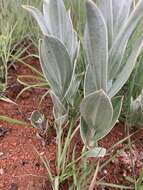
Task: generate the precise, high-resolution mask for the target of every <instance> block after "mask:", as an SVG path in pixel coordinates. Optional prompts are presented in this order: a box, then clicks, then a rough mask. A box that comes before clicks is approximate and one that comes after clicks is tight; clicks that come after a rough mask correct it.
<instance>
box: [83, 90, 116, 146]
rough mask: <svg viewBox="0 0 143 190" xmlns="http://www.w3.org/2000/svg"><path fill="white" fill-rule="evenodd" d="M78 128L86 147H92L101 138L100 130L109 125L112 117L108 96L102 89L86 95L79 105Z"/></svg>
mask: <svg viewBox="0 0 143 190" xmlns="http://www.w3.org/2000/svg"><path fill="white" fill-rule="evenodd" d="M80 113H81V123H80V130H81V136H82V139H83V142H84V143H85V144H86V145H87V146H88V147H94V146H95V145H96V143H97V141H98V140H99V139H100V138H102V131H104V130H105V129H107V127H109V126H110V123H111V121H112V117H113V107H112V104H111V101H110V99H109V97H108V96H107V95H106V94H105V92H104V91H103V90H100V91H96V92H94V93H92V94H89V95H88V96H86V97H85V98H84V99H83V101H82V102H81V106H80Z"/></svg>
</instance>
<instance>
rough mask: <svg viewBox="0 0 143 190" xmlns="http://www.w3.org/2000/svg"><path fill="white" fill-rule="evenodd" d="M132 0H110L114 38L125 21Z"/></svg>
mask: <svg viewBox="0 0 143 190" xmlns="http://www.w3.org/2000/svg"><path fill="white" fill-rule="evenodd" d="M132 3H133V0H120V1H119V0H112V5H113V23H114V38H115V37H116V36H117V34H118V33H119V31H120V30H121V28H122V26H123V25H124V24H125V22H126V21H127V18H128V16H129V13H130V10H131V6H132Z"/></svg>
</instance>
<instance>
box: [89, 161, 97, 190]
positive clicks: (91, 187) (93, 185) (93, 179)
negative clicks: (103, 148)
mask: <svg viewBox="0 0 143 190" xmlns="http://www.w3.org/2000/svg"><path fill="white" fill-rule="evenodd" d="M99 164H100V159H99V160H98V162H97V166H96V170H95V173H94V176H93V178H92V181H91V184H90V186H89V190H93V189H94V188H95V185H96V179H97V174H98V171H99Z"/></svg>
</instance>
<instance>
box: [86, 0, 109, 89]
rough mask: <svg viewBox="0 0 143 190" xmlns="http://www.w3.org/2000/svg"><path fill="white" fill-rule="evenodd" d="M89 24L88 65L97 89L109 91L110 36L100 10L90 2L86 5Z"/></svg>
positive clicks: (87, 33) (87, 36)
mask: <svg viewBox="0 0 143 190" xmlns="http://www.w3.org/2000/svg"><path fill="white" fill-rule="evenodd" d="M86 10H87V23H86V28H85V36H84V49H85V52H86V57H87V63H88V64H90V66H91V69H92V71H93V72H94V75H93V78H94V80H95V81H96V84H97V89H98V90H100V89H103V90H104V91H106V89H107V69H108V68H107V66H108V65H107V63H108V36H107V27H106V24H105V20H104V18H103V15H102V13H101V11H100V10H99V8H97V6H96V5H95V4H94V3H93V2H92V1H90V0H88V1H87V3H86Z"/></svg>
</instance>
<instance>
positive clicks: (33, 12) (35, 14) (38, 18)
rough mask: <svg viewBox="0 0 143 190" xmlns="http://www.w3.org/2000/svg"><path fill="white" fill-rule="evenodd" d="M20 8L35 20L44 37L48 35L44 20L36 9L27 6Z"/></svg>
mask: <svg viewBox="0 0 143 190" xmlns="http://www.w3.org/2000/svg"><path fill="white" fill-rule="evenodd" d="M22 7H23V8H24V9H26V10H27V11H28V12H29V13H30V14H31V15H32V16H33V17H34V18H35V19H36V21H37V22H38V24H39V26H40V28H41V30H42V32H43V34H44V35H48V34H50V31H49V28H48V27H47V25H46V20H45V18H44V16H43V14H42V13H41V12H40V11H39V10H38V9H36V8H34V7H32V6H27V5H23V6H22Z"/></svg>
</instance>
